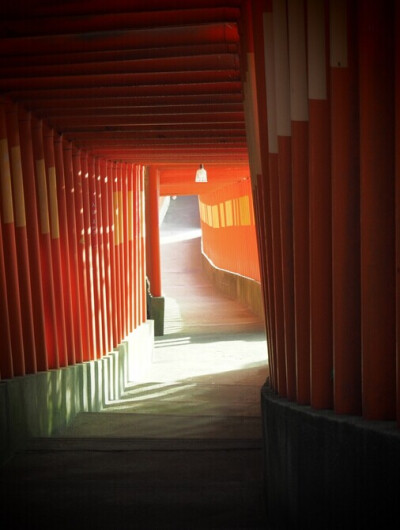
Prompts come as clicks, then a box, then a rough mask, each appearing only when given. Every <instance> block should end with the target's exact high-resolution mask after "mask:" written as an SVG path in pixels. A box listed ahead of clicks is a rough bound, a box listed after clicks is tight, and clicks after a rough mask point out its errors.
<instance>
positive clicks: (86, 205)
mask: <svg viewBox="0 0 400 530" xmlns="http://www.w3.org/2000/svg"><path fill="white" fill-rule="evenodd" d="M80 163H81V183H82V202H83V226H84V228H83V234H84V245H85V265H86V282H87V287H86V290H87V304H88V324H89V338H90V349H91V359H98V358H99V357H100V352H99V349H98V344H97V332H98V330H97V326H96V324H97V322H96V316H95V301H94V299H95V285H94V279H93V275H94V272H93V249H92V239H91V226H90V196H89V165H88V155H87V152H85V151H81V161H80Z"/></svg>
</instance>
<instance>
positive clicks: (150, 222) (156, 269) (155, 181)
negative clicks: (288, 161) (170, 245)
mask: <svg viewBox="0 0 400 530" xmlns="http://www.w3.org/2000/svg"><path fill="white" fill-rule="evenodd" d="M147 178H148V186H147V192H148V197H147V200H146V208H147V211H146V214H147V215H146V236H147V237H146V249H147V252H146V266H147V276H148V277H149V281H150V292H151V294H152V295H153V296H161V259H160V228H159V211H158V201H159V198H160V173H159V170H158V169H157V168H156V167H154V166H151V167H150V168H149V170H148V177H147Z"/></svg>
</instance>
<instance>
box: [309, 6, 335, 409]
mask: <svg viewBox="0 0 400 530" xmlns="http://www.w3.org/2000/svg"><path fill="white" fill-rule="evenodd" d="M325 25H326V13H325V4H324V2H321V1H320V0H308V1H307V43H308V97H309V219H310V221H309V222H310V247H309V248H310V325H311V329H310V353H311V359H310V361H311V406H312V407H314V408H317V409H330V408H332V407H333V360H332V236H331V233H332V215H331V156H330V107H329V100H328V82H327V64H326V58H327V52H326V50H327V42H326V36H325Z"/></svg>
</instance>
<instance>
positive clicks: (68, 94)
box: [8, 79, 242, 106]
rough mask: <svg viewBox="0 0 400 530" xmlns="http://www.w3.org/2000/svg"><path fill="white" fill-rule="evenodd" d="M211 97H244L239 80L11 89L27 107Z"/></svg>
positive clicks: (14, 97) (9, 94) (11, 93)
mask: <svg viewBox="0 0 400 530" xmlns="http://www.w3.org/2000/svg"><path fill="white" fill-rule="evenodd" d="M210 93H220V94H224V93H229V94H232V93H236V94H239V93H240V94H241V93H242V84H241V82H240V80H239V79H237V80H224V81H216V80H212V81H208V82H201V83H195V82H193V81H192V82H189V83H178V84H176V83H170V84H159V85H157V84H143V85H133V86H99V85H95V86H90V87H80V88H58V89H51V90H49V89H48V88H41V89H36V90H35V91H32V90H29V88H27V89H21V88H19V89H16V88H15V87H14V88H9V91H8V96H9V97H11V98H13V99H16V100H18V101H24V102H25V103H26V105H27V106H30V103H31V102H33V101H34V100H35V98H38V99H45V98H48V99H59V98H88V99H90V98H99V97H115V98H118V97H134V96H158V95H164V96H168V95H176V94H180V95H193V94H210Z"/></svg>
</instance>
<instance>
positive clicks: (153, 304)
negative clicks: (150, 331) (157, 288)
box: [149, 296, 165, 337]
mask: <svg viewBox="0 0 400 530" xmlns="http://www.w3.org/2000/svg"><path fill="white" fill-rule="evenodd" d="M164 308H165V298H164V297H163V296H152V297H151V298H150V308H149V309H150V318H151V319H152V320H154V336H155V337H161V336H162V335H164Z"/></svg>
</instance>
